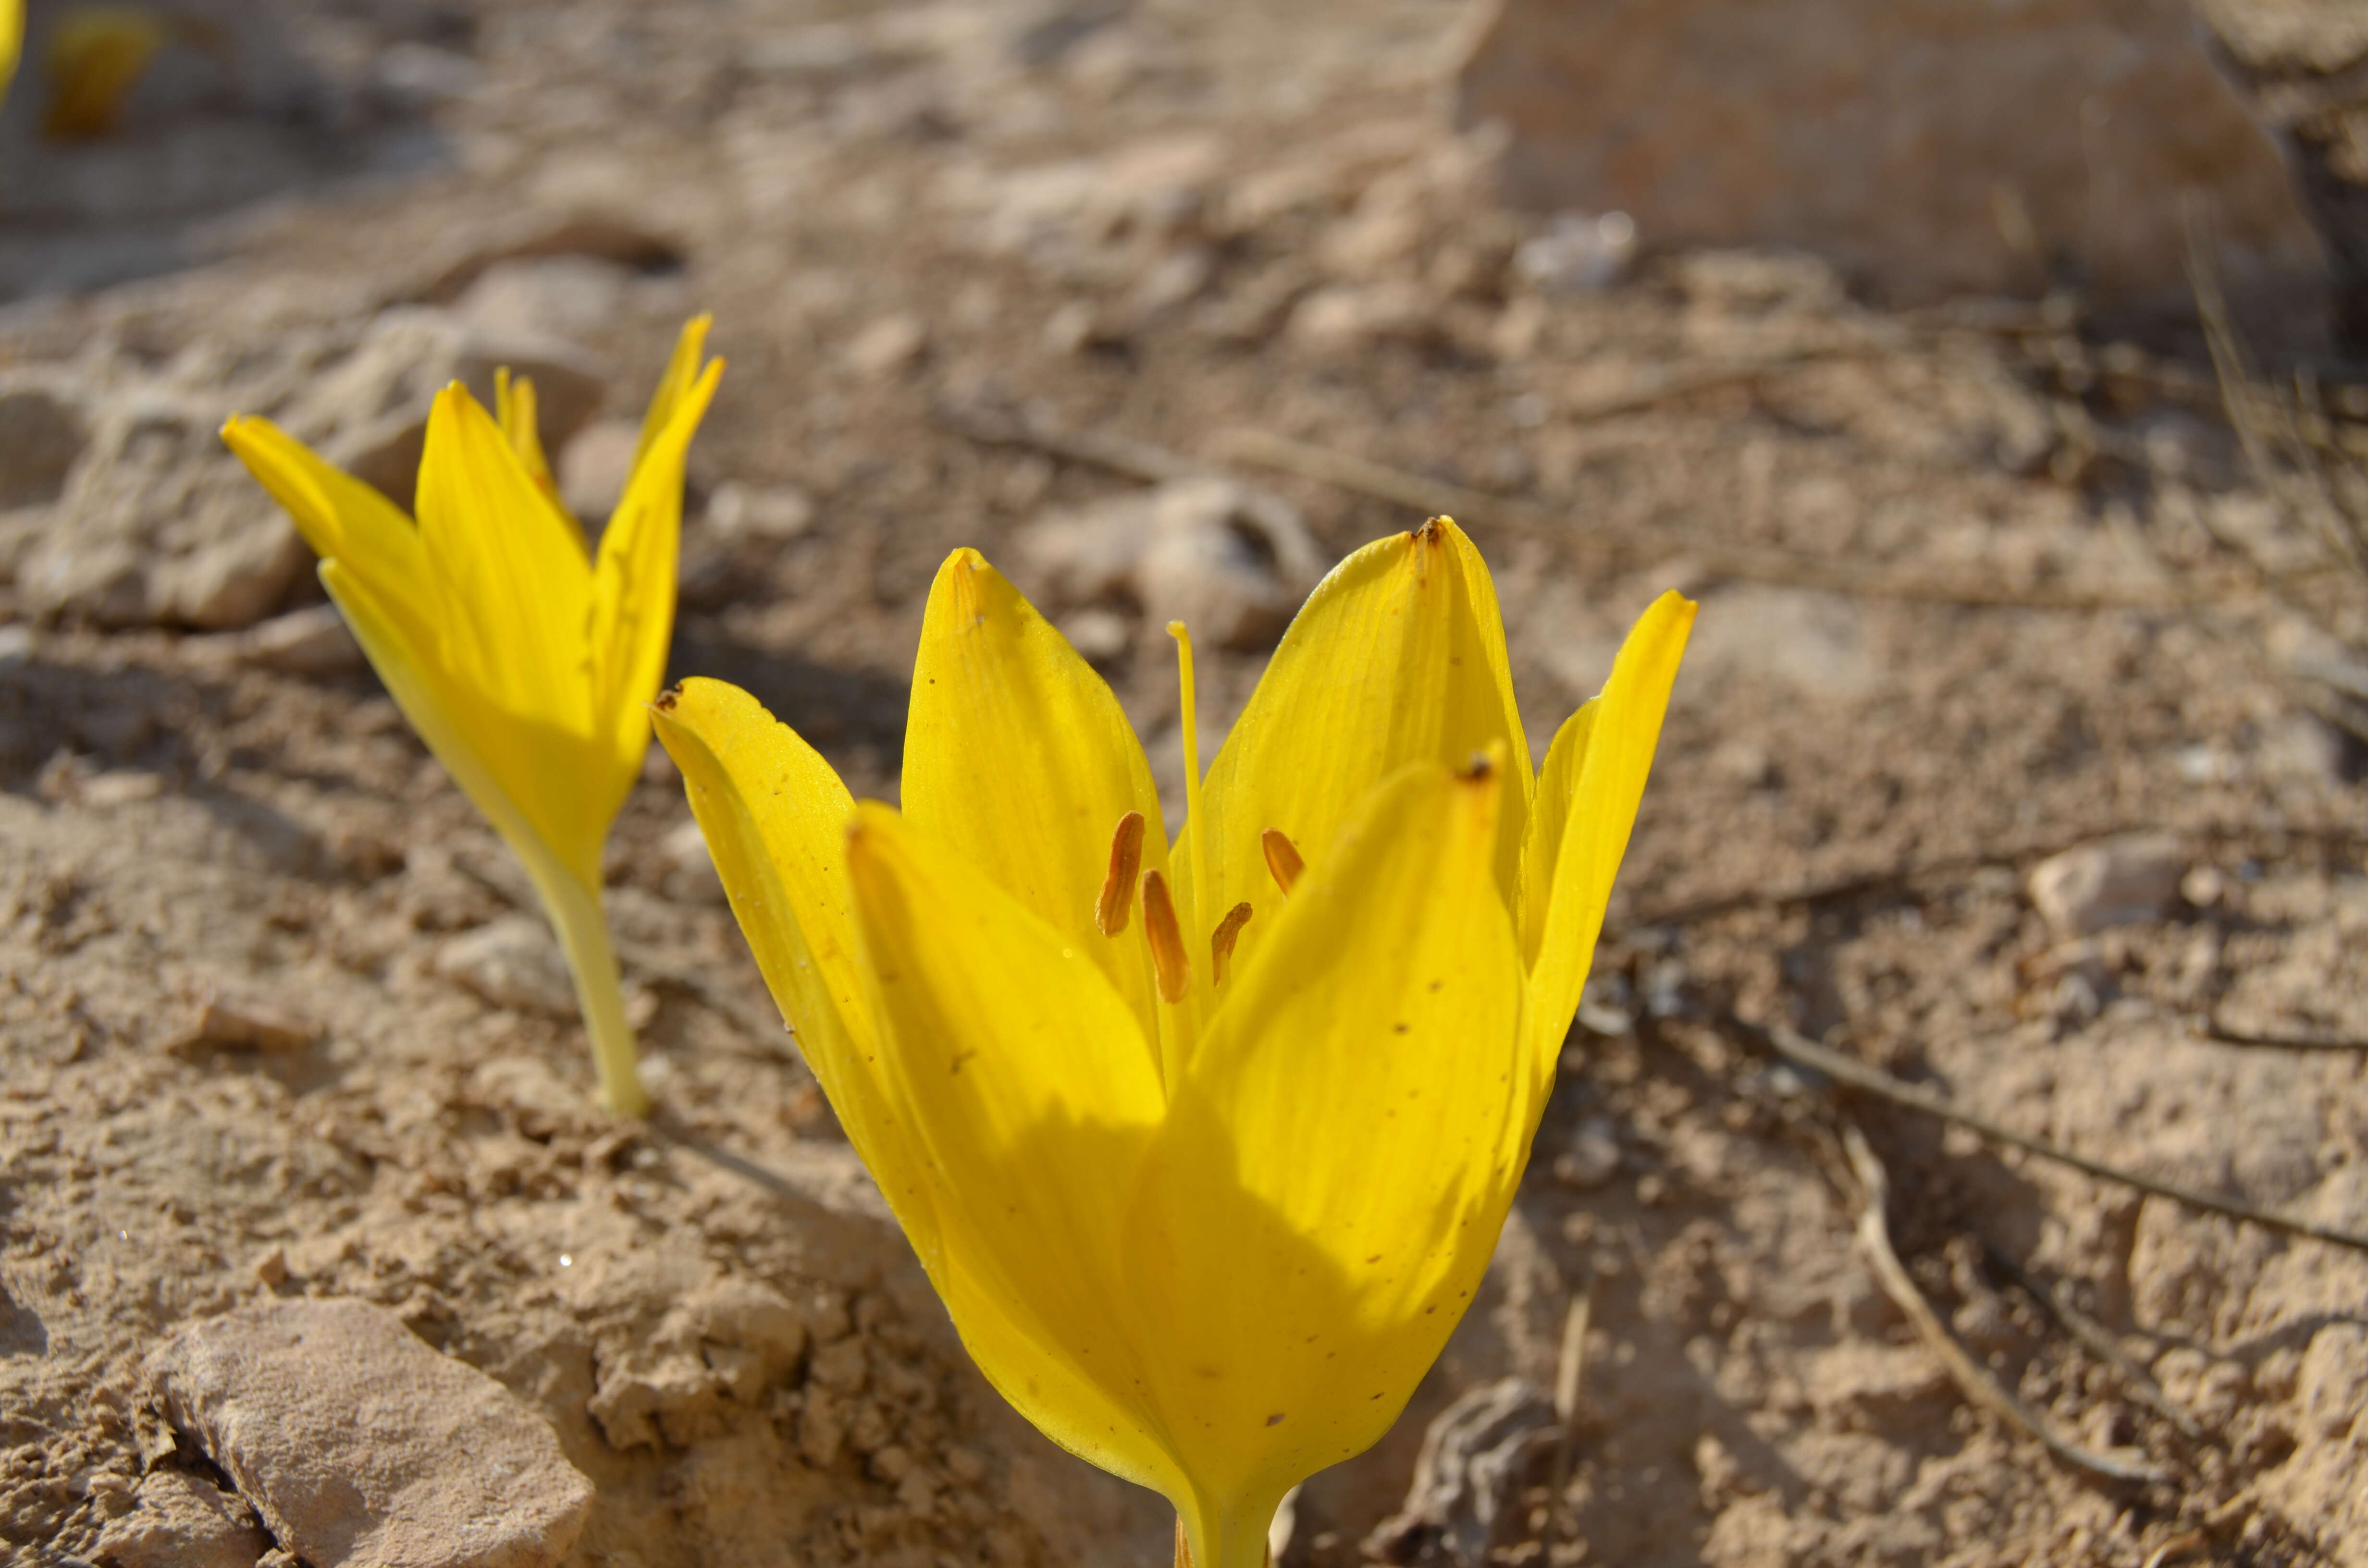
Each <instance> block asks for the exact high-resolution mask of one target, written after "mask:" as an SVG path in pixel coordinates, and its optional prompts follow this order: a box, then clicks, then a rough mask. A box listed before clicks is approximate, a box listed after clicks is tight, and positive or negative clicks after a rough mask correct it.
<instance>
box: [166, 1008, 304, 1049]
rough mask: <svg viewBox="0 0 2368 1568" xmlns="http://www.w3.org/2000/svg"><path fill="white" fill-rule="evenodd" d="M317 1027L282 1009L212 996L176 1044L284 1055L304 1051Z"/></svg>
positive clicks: (184, 1046) (190, 1047)
mask: <svg viewBox="0 0 2368 1568" xmlns="http://www.w3.org/2000/svg"><path fill="white" fill-rule="evenodd" d="M317 1032H318V1031H316V1030H315V1029H314V1028H313V1026H312V1025H311V1024H309V1023H306V1022H305V1021H304V1020H303V1019H302V1018H300V1017H296V1016H295V1015H294V1014H292V1013H290V1012H288V1011H286V1010H284V1009H282V1008H279V1007H274V1006H269V1005H268V1004H265V1003H259V1002H251V1001H247V1000H245V999H241V1000H238V1001H235V1002H233V1001H226V1000H224V999H223V998H222V997H219V996H209V997H207V998H205V999H204V1000H203V1001H201V1002H199V1004H198V1016H197V1017H196V1018H195V1019H193V1020H192V1021H191V1022H190V1025H189V1028H188V1031H187V1032H186V1033H184V1034H183V1035H182V1037H181V1039H180V1040H178V1041H177V1042H176V1045H177V1048H178V1049H179V1050H181V1051H199V1050H205V1049H211V1050H216V1051H265V1052H268V1053H284V1052H288V1051H302V1050H303V1049H304V1048H305V1047H307V1046H309V1045H311V1044H312V1043H313V1039H314V1037H315V1035H316V1034H317Z"/></svg>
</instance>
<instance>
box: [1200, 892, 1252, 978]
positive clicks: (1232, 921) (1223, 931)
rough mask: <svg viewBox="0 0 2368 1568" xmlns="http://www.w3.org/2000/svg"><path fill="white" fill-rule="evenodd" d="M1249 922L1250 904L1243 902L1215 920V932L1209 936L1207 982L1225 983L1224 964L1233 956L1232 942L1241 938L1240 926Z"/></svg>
mask: <svg viewBox="0 0 2368 1568" xmlns="http://www.w3.org/2000/svg"><path fill="white" fill-rule="evenodd" d="M1249 923H1250V906H1249V904H1248V903H1247V902H1245V903H1237V904H1235V905H1234V906H1233V908H1231V909H1229V910H1227V911H1225V917H1224V919H1223V920H1220V921H1218V922H1217V929H1216V933H1215V934H1214V935H1213V936H1212V937H1210V938H1209V983H1210V984H1212V985H1223V984H1224V983H1225V965H1226V964H1227V963H1228V962H1230V961H1231V960H1232V959H1233V956H1234V944H1235V942H1238V941H1240V940H1241V937H1242V927H1243V926H1247V925H1248V924H1249Z"/></svg>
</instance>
